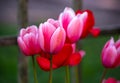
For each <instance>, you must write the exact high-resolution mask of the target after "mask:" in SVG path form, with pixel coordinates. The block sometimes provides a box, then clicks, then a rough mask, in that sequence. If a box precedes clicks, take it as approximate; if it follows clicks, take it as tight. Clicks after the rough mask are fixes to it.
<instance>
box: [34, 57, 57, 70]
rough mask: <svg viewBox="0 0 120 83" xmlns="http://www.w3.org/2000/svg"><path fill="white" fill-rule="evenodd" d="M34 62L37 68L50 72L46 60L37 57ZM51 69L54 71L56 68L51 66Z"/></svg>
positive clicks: (48, 63) (48, 62)
mask: <svg viewBox="0 0 120 83" xmlns="http://www.w3.org/2000/svg"><path fill="white" fill-rule="evenodd" d="M36 61H37V63H38V65H39V67H40V68H41V69H43V70H44V71H49V70H50V61H49V60H48V59H46V58H44V57H40V56H37V57H36ZM52 68H53V69H56V68H57V66H55V65H54V64H52Z"/></svg>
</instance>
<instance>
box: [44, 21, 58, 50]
mask: <svg viewBox="0 0 120 83" xmlns="http://www.w3.org/2000/svg"><path fill="white" fill-rule="evenodd" d="M55 30H56V27H54V26H53V25H52V24H50V23H48V22H45V23H44V24H43V26H42V31H43V36H44V49H45V50H46V52H50V39H51V36H52V35H53V33H54V31H55Z"/></svg>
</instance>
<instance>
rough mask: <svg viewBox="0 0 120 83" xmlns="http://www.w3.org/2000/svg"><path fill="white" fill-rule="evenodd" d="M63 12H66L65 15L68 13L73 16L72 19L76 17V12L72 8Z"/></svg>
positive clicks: (67, 8)
mask: <svg viewBox="0 0 120 83" xmlns="http://www.w3.org/2000/svg"><path fill="white" fill-rule="evenodd" d="M63 12H64V13H66V12H67V13H68V14H69V15H71V17H74V16H75V12H74V10H73V9H72V8H70V7H66V8H65V9H64V11H63Z"/></svg>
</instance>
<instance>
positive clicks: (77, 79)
mask: <svg viewBox="0 0 120 83" xmlns="http://www.w3.org/2000/svg"><path fill="white" fill-rule="evenodd" d="M78 73H79V72H78V66H76V67H75V75H76V83H79V75H78Z"/></svg>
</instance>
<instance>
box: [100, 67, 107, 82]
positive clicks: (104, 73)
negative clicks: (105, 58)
mask: <svg viewBox="0 0 120 83" xmlns="http://www.w3.org/2000/svg"><path fill="white" fill-rule="evenodd" d="M106 73H107V69H106V68H105V69H104V71H103V74H102V77H101V80H100V83H102V81H103V79H104V77H105V75H106Z"/></svg>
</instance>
